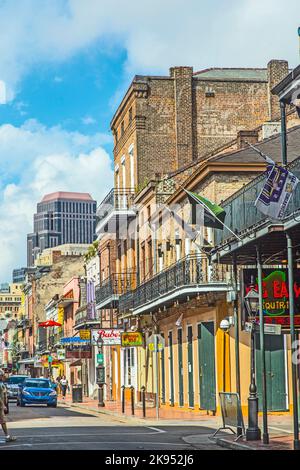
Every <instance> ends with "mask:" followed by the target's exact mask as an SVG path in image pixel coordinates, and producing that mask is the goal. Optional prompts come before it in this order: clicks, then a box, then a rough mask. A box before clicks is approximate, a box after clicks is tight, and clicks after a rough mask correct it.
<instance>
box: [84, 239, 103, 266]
mask: <svg viewBox="0 0 300 470" xmlns="http://www.w3.org/2000/svg"><path fill="white" fill-rule="evenodd" d="M98 246H99V242H98V240H95V241H94V242H93V243H92V245H90V246H89V248H88V251H87V253H86V254H85V255H84V260H85V262H86V263H88V262H89V261H90V260H91V259H92V258H94V257H95V256H96V255H97V253H98Z"/></svg>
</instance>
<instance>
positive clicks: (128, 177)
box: [111, 60, 288, 190]
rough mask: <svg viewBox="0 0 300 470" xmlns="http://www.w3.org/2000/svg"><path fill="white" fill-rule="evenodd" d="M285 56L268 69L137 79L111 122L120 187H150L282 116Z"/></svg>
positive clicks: (188, 71) (179, 70)
mask: <svg viewBox="0 0 300 470" xmlns="http://www.w3.org/2000/svg"><path fill="white" fill-rule="evenodd" d="M287 73H288V64H287V62H286V61H277V60H272V61H270V62H269V64H268V65H267V68H265V69H242V68H241V69H225V68H224V69H218V68H213V69H207V70H201V71H199V72H194V71H193V68H192V67H172V68H171V69H170V74H169V76H165V77H163V76H162V77H160V76H159V77H157V76H140V75H137V76H135V77H134V79H133V81H132V83H131V85H130V87H129V89H128V91H127V93H126V94H125V96H124V98H123V100H122V102H121V104H120V105H119V107H118V109H117V111H116V113H115V115H114V117H113V119H112V122H111V129H112V132H113V135H114V161H115V188H118V189H120V190H125V189H128V188H131V189H137V188H139V189H140V188H141V187H142V186H144V185H145V184H146V183H147V182H148V181H149V180H150V179H151V178H153V176H154V174H155V173H158V172H159V173H168V172H170V171H176V170H178V169H180V168H182V167H184V166H185V165H187V164H190V163H192V162H193V161H195V160H197V159H199V158H201V157H204V156H205V155H207V154H209V153H211V152H214V151H215V150H216V149H218V148H220V147H222V146H223V145H225V144H227V143H228V142H230V141H232V140H234V139H236V137H237V134H238V132H239V131H241V130H252V129H255V128H256V127H257V126H259V125H260V124H262V123H263V122H266V121H273V120H274V119H276V117H278V113H279V108H278V103H277V101H276V99H274V96H273V95H271V92H270V90H271V88H272V87H273V86H274V84H275V83H277V82H279V81H280V80H281V79H282V78H283V77H284V76H285V75H286V74H287Z"/></svg>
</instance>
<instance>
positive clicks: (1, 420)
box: [0, 369, 16, 442]
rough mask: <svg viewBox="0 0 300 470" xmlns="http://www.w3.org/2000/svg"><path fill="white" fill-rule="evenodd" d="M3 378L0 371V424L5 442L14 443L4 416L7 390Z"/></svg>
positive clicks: (2, 373)
mask: <svg viewBox="0 0 300 470" xmlns="http://www.w3.org/2000/svg"><path fill="white" fill-rule="evenodd" d="M4 377H5V374H4V371H3V370H2V369H0V424H1V427H2V429H3V432H4V434H5V440H6V442H12V441H15V440H16V438H15V437H14V436H11V435H10V434H9V433H8V430H7V424H6V417H5V414H7V413H8V397H7V390H6V387H5V384H4Z"/></svg>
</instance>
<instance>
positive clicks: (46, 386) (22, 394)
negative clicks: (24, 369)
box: [17, 378, 57, 408]
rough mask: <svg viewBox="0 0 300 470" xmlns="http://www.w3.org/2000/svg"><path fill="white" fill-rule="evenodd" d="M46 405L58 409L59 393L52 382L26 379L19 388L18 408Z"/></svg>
mask: <svg viewBox="0 0 300 470" xmlns="http://www.w3.org/2000/svg"><path fill="white" fill-rule="evenodd" d="M36 404H45V405H47V406H49V407H53V408H56V406H57V393H56V391H55V390H54V389H53V384H52V382H51V380H48V379H28V378H27V379H26V380H25V381H24V382H23V383H22V384H21V386H20V388H19V394H18V398H17V406H25V405H36Z"/></svg>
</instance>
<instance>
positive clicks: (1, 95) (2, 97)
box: [0, 80, 7, 105]
mask: <svg viewBox="0 0 300 470" xmlns="http://www.w3.org/2000/svg"><path fill="white" fill-rule="evenodd" d="M6 101H7V100H6V86H5V83H4V82H3V80H0V105H1V104H6Z"/></svg>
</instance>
